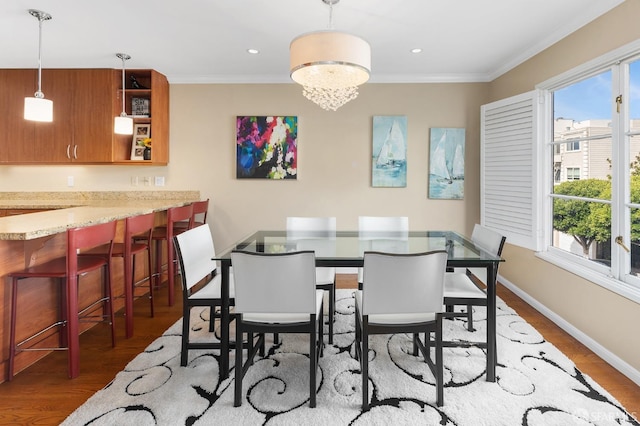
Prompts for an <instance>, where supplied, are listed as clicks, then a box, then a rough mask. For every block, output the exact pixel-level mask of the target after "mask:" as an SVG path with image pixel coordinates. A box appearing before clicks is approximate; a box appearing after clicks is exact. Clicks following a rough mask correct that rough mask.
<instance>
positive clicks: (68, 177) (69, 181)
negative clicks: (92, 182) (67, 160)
mask: <svg viewBox="0 0 640 426" xmlns="http://www.w3.org/2000/svg"><path fill="white" fill-rule="evenodd" d="M74 184H75V182H74V180H73V176H67V186H68V187H72V186H73V185H74Z"/></svg>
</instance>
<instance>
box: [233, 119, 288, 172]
mask: <svg viewBox="0 0 640 426" xmlns="http://www.w3.org/2000/svg"><path fill="white" fill-rule="evenodd" d="M236 152H237V159H236V177H237V178H238V179H247V178H251V179H257V178H261V179H273V180H282V179H297V175H298V169H297V164H298V117H296V116H238V117H236Z"/></svg>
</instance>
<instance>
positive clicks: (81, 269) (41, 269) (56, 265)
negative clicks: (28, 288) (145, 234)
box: [14, 256, 107, 278]
mask: <svg viewBox="0 0 640 426" xmlns="http://www.w3.org/2000/svg"><path fill="white" fill-rule="evenodd" d="M106 263H107V262H106V260H105V259H104V257H102V256H80V257H78V275H82V274H86V273H87V272H91V271H93V270H96V269H98V268H100V267H102V266H105V265H106ZM17 275H19V277H20V278H65V277H66V276H67V259H66V258H57V259H53V260H50V261H48V262H45V263H43V264H41V265H37V266H30V267H28V268H27V269H24V270H23V271H20V272H19V273H18V274H17ZM17 275H14V276H17Z"/></svg>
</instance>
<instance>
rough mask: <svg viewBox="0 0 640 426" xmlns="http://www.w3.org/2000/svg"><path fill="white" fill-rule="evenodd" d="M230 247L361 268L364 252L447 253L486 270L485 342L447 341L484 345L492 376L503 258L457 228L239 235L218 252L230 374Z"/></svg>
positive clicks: (223, 360)
mask: <svg viewBox="0 0 640 426" xmlns="http://www.w3.org/2000/svg"><path fill="white" fill-rule="evenodd" d="M234 250H242V251H248V252H260V253H284V252H292V251H300V250H313V251H314V252H315V259H316V266H317V267H335V268H361V267H362V266H363V264H364V253H365V251H378V252H385V253H424V252H429V251H434V250H446V251H447V255H448V256H447V268H486V270H487V281H486V285H487V288H486V292H487V327H486V333H487V335H486V343H484V342H459V341H455V342H453V341H446V336H445V338H444V341H443V344H444V346H447V347H452V346H476V347H481V348H485V349H486V359H487V366H486V380H487V381H489V382H495V380H496V352H497V345H496V278H497V270H498V265H499V264H500V262H502V261H503V259H502V258H501V257H500V256H496V255H494V254H492V253H491V252H489V251H486V250H484V249H483V248H482V247H480V246H477V245H476V244H474V243H473V242H472V241H471V240H470V239H469V238H467V237H465V236H464V235H462V234H460V233H458V232H456V231H446V230H445V231H373V232H366V233H363V232H359V231H304V234H299V233H298V234H296V233H292V232H291V231H289V232H287V231H286V230H275V231H274V230H269V231H265V230H259V231H255V232H253V233H251V234H250V235H248V236H246V237H244V238H241V239H239V240H238V241H236V242H235V243H234V244H232V245H231V246H230V247H228V248H226V249H225V250H223V251H221V252H219V253H217V254H216V257H215V258H214V260H216V261H217V262H219V267H220V273H221V283H222V284H221V285H222V289H221V298H222V306H221V312H220V317H221V325H220V349H221V350H220V374H221V377H222V378H227V377H228V375H229V352H230V350H231V349H234V348H235V344H236V343H235V342H232V341H230V337H229V328H230V322H231V319H232V318H231V311H230V300H229V276H230V271H231V266H232V264H231V253H232V252H233V251H234Z"/></svg>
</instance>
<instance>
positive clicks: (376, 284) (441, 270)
mask: <svg viewBox="0 0 640 426" xmlns="http://www.w3.org/2000/svg"><path fill="white" fill-rule="evenodd" d="M446 266H447V252H446V251H444V250H437V251H431V252H426V253H411V254H391V253H380V252H365V253H364V282H363V285H362V314H363V315H370V314H399V313H432V312H442V305H443V292H444V274H445V270H446Z"/></svg>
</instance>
